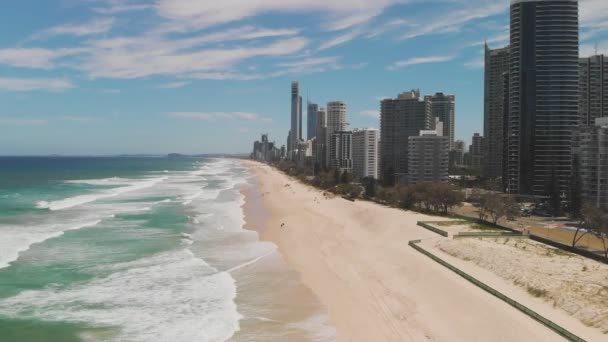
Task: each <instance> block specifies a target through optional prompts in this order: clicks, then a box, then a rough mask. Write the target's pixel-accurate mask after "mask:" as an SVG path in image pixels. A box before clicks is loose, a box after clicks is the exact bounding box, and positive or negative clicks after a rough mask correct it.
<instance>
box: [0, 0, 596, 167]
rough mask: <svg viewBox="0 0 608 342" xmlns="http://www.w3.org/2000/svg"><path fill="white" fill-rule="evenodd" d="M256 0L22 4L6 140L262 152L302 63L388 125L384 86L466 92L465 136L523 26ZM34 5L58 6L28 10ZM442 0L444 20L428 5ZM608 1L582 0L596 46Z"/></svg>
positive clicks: (83, 147) (472, 17)
mask: <svg viewBox="0 0 608 342" xmlns="http://www.w3.org/2000/svg"><path fill="white" fill-rule="evenodd" d="M245 4H246V2H243V3H238V4H236V5H235V6H237V8H238V9H239V11H233V10H231V8H224V7H225V6H228V5H222V4H219V5H213V4H207V3H205V2H196V1H187V0H179V1H166V0H158V1H155V2H153V3H150V2H146V3H143V2H134V1H114V0H112V1H109V0H108V1H106V0H97V1H91V2H75V1H67V0H65V1H54V2H45V3H44V4H39V3H37V2H36V3H35V4H34V2H32V1H25V2H20V3H18V4H17V3H15V4H14V5H13V6H7V7H8V8H7V9H6V11H5V17H6V24H7V25H9V26H10V27H12V28H15V29H14V30H12V31H11V32H10V33H7V34H6V35H4V36H3V38H2V39H1V40H0V103H2V104H3V106H2V109H0V154H3V155H6V154H11V155H16V154H122V153H168V152H181V153H210V152H228V153H231V152H247V151H248V150H249V149H250V148H249V145H250V141H252V140H253V139H255V138H256V137H257V136H258V135H259V134H260V133H261V132H268V133H270V134H271V136H272V137H274V138H275V139H276V141H277V142H284V141H286V139H287V136H286V134H287V131H288V130H286V129H285V127H288V126H289V115H288V113H289V110H290V109H289V103H288V101H286V100H285V96H283V95H284V94H285V85H286V84H289V82H291V81H292V80H295V79H297V80H299V81H300V82H301V84H300V88H301V93H300V94H301V96H302V97H303V98H304V99H305V100H307V99H310V100H311V101H313V102H315V103H319V104H324V103H327V102H330V101H333V100H336V99H339V100H343V101H345V102H347V103H348V105H349V123H350V127H351V128H354V127H376V128H378V127H379V123H378V121H379V120H378V114H379V110H380V99H381V98H384V97H392V96H394V95H395V94H398V93H400V92H403V91H407V90H408V89H411V88H413V87H416V88H418V87H419V88H420V89H421V93H423V94H434V93H435V92H443V93H445V94H454V95H455V96H456V97H457V99H458V103H457V107H456V113H457V117H456V125H455V126H456V133H455V139H461V140H465V141H467V144H468V143H470V141H469V139H470V137H471V136H472V134H473V133H474V132H482V131H483V129H482V127H483V42H484V40H487V41H488V44H489V45H490V46H491V47H492V48H499V47H502V46H504V45H506V43H507V42H508V5H509V4H508V1H502V0H500V1H498V0H492V1H481V0H480V1H466V2H465V1H438V2H437V3H434V4H433V5H432V6H426V4H425V3H424V2H420V1H407V2H405V3H401V2H399V3H397V2H393V1H389V0H386V1H379V2H373V4H372V3H367V2H364V3H359V2H357V1H345V2H340V3H339V4H333V5H330V4H324V3H322V2H316V1H313V2H303V1H299V0H296V1H286V2H284V3H278V2H277V3H275V2H268V4H267V7H264V6H263V7H260V8H251V7H250V6H245ZM32 6H36V9H37V11H36V13H45V18H44V20H42V18H39V19H41V20H24V18H26V17H28V16H30V15H31V13H32V12H33V11H32ZM218 6H219V7H218ZM437 6H442V11H441V15H442V16H443V17H442V19H445V20H441V23H438V24H434V25H425V22H426V20H425V22H421V21H420V19H417V18H419V17H424V16H423V15H420V14H424V13H427V11H428V14H429V15H438V14H437V13H436V12H437ZM216 7H217V8H216ZM607 8H608V5H607V4H606V3H605V2H604V1H598V0H588V1H581V2H580V17H581V18H580V19H581V20H580V22H581V49H580V50H581V53H580V55H581V56H583V57H585V56H589V55H591V54H593V53H594V52H595V43H596V42H597V43H598V44H597V47H598V53H602V52H604V53H606V52H607V51H606V50H608V44H607V42H608V35H607V32H608V25H607V20H606V16H608V15H606V14H605V13H606V12H607V11H606V9H607ZM241 9H242V10H241ZM213 10H222V13H230V15H229V16H227V17H226V18H213V17H211V16H209V13H210V11H213ZM412 13H415V14H416V15H414V14H412ZM463 13H466V14H467V15H463ZM603 13H604V14H603ZM17 23H19V24H18V25H17ZM235 51H240V52H241V53H238V54H235V53H234V52H235ZM378 52H382V53H378ZM303 121H304V120H303ZM303 124H304V123H303ZM304 125H305V124H304ZM226 136H234V137H235V138H234V139H224V137H226ZM76 142H78V143H77V144H76Z"/></svg>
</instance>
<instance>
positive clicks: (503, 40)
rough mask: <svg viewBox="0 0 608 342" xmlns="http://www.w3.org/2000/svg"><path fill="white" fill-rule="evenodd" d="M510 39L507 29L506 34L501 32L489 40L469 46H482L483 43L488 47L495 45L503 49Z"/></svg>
mask: <svg viewBox="0 0 608 342" xmlns="http://www.w3.org/2000/svg"><path fill="white" fill-rule="evenodd" d="M510 39H511V35H510V34H509V30H508V29H507V32H502V33H500V34H497V35H495V36H493V37H491V38H488V39H484V40H483V41H479V42H475V43H473V44H471V45H469V46H483V45H484V44H485V43H487V44H488V45H493V44H496V45H499V46H500V47H504V46H505V45H508V44H509V40H510Z"/></svg>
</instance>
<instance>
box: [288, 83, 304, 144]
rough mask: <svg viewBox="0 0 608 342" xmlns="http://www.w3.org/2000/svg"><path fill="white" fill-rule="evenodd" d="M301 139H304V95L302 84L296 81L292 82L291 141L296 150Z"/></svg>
mask: <svg viewBox="0 0 608 342" xmlns="http://www.w3.org/2000/svg"><path fill="white" fill-rule="evenodd" d="M300 141H302V97H301V96H300V84H299V83H298V82H297V81H294V82H291V141H290V144H289V146H291V149H292V150H295V149H297V148H298V146H299V145H298V144H299V143H300ZM290 152H291V150H290Z"/></svg>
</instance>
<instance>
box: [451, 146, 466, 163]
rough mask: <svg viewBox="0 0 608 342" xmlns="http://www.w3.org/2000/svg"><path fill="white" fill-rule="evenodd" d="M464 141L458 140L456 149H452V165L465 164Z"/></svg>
mask: <svg viewBox="0 0 608 342" xmlns="http://www.w3.org/2000/svg"><path fill="white" fill-rule="evenodd" d="M464 145H465V144H464V141H462V140H456V141H455V142H454V149H453V150H451V151H450V167H458V166H463V165H464V153H465V146H464Z"/></svg>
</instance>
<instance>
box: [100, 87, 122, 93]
mask: <svg viewBox="0 0 608 342" xmlns="http://www.w3.org/2000/svg"><path fill="white" fill-rule="evenodd" d="M101 92H102V93H103V94H120V93H121V90H120V89H112V88H108V89H101Z"/></svg>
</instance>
